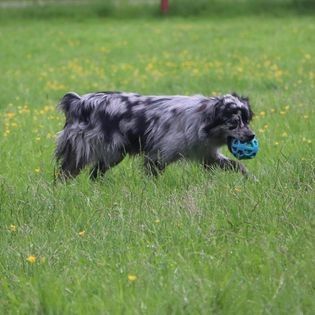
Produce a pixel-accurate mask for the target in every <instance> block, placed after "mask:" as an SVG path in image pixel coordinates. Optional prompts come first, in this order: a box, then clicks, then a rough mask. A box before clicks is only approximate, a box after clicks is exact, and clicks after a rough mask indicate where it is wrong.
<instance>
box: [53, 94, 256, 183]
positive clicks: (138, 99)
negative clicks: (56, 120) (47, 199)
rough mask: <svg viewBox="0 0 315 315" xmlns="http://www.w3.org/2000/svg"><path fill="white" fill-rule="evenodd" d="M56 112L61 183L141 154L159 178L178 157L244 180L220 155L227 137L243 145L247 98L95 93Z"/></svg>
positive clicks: (66, 101)
mask: <svg viewBox="0 0 315 315" xmlns="http://www.w3.org/2000/svg"><path fill="white" fill-rule="evenodd" d="M59 108H60V109H61V110H62V111H63V112H64V113H65V116H66V123H65V126H64V129H63V130H62V131H61V132H60V133H59V135H58V138H57V148H56V152H55V154H56V158H57V160H58V161H59V162H60V176H61V178H64V179H66V178H69V177H75V176H76V175H78V174H79V173H80V171H81V170H82V169H83V168H84V167H85V166H86V165H92V166H93V167H92V170H91V177H92V178H96V177H97V176H98V175H103V174H104V173H105V172H106V171H107V170H108V169H109V168H111V167H113V166H114V165H117V164H118V163H119V162H120V161H122V159H123V158H124V157H125V155H126V154H137V153H143V155H144V164H145V167H146V170H147V171H148V173H150V174H154V175H157V174H159V173H160V172H161V171H162V170H163V169H164V168H165V167H166V166H167V165H168V164H170V163H172V162H174V161H176V160H178V159H179V158H181V157H184V158H187V159H192V160H196V161H198V162H200V163H202V164H203V165H204V166H205V167H206V168H209V167H212V166H219V167H220V168H222V169H231V170H236V171H240V172H241V173H243V174H244V175H246V174H247V171H246V169H245V167H244V166H243V165H242V164H241V163H239V162H237V161H234V160H230V159H228V158H227V157H225V156H224V155H222V154H220V153H219V151H218V149H219V148H220V147H221V146H222V145H224V144H227V142H228V139H229V137H234V138H238V139H240V140H243V141H249V140H251V139H253V138H254V136H255V135H254V133H253V132H252V131H251V129H250V128H249V126H248V124H249V122H250V120H251V118H252V116H253V113H252V111H251V108H250V105H249V101H248V99H247V98H243V97H240V96H238V95H237V94H232V95H231V94H227V95H223V96H219V97H205V96H202V95H195V96H179V95H174V96H142V95H139V94H134V93H121V92H98V93H90V94H86V95H83V96H79V95H78V94H76V93H73V92H71V93H68V94H66V95H65V96H64V97H63V98H62V100H61V102H60V104H59Z"/></svg>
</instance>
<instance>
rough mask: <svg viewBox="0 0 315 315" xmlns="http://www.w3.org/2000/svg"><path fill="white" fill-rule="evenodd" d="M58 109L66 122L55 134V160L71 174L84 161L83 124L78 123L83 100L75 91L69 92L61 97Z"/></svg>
mask: <svg viewBox="0 0 315 315" xmlns="http://www.w3.org/2000/svg"><path fill="white" fill-rule="evenodd" d="M58 109H60V110H61V111H62V112H64V114H65V116H66V123H65V126H64V129H63V130H62V131H60V132H59V133H58V136H57V147H56V150H55V158H56V160H57V162H59V161H61V163H62V166H61V167H62V170H63V171H64V172H67V173H69V174H71V175H73V174H74V172H75V171H77V169H78V167H79V165H80V164H83V163H84V161H85V160H86V155H87V153H86V152H85V151H86V150H87V149H86V141H85V139H84V124H83V125H82V124H80V122H81V121H82V118H83V117H82V115H83V114H84V113H83V112H82V111H84V102H83V101H82V98H81V97H80V96H79V95H78V94H77V93H74V92H70V93H67V94H65V95H64V97H63V98H62V99H61V101H60V103H59V105H58ZM76 122H78V123H76ZM88 149H89V147H88Z"/></svg>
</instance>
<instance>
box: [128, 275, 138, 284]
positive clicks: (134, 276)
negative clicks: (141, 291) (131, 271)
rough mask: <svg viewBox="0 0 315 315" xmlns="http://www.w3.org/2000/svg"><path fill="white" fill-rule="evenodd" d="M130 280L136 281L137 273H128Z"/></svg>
mask: <svg viewBox="0 0 315 315" xmlns="http://www.w3.org/2000/svg"><path fill="white" fill-rule="evenodd" d="M128 280H129V281H130V282H134V281H136V280H137V276H136V275H128Z"/></svg>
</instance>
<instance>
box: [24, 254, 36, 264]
mask: <svg viewBox="0 0 315 315" xmlns="http://www.w3.org/2000/svg"><path fill="white" fill-rule="evenodd" d="M26 260H27V261H28V262H29V263H30V264H34V263H35V262H36V256H34V255H30V256H28V257H27V258H26Z"/></svg>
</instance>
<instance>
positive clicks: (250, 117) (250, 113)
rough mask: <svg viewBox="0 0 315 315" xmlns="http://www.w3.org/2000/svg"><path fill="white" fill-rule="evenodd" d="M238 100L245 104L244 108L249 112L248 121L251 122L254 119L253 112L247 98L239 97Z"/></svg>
mask: <svg viewBox="0 0 315 315" xmlns="http://www.w3.org/2000/svg"><path fill="white" fill-rule="evenodd" d="M240 100H241V101H242V103H244V104H246V106H247V108H248V112H249V117H248V120H249V121H251V120H252V119H253V117H254V112H253V111H252V108H251V105H250V102H249V98H248V97H243V96H241V98H240Z"/></svg>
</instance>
